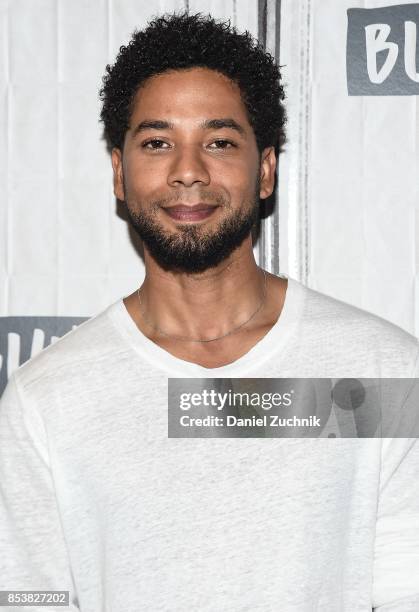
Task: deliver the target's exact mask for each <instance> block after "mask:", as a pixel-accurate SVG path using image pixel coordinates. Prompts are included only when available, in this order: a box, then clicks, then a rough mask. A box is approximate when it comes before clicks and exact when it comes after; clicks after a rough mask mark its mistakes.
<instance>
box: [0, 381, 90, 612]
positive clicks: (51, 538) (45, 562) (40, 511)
mask: <svg viewBox="0 0 419 612" xmlns="http://www.w3.org/2000/svg"><path fill="white" fill-rule="evenodd" d="M0 550H1V555H0V590H3V591H4V590H13V591H16V590H26V591H28V590H30V591H46V590H49V591H51V590H54V591H69V592H70V605H69V606H68V607H66V608H65V609H66V610H69V611H70V612H73V611H75V610H79V606H78V603H77V596H76V593H75V588H74V582H73V579H72V573H71V568H70V564H69V558H68V551H67V548H66V544H65V540H64V536H63V530H62V526H61V522H60V516H59V511H58V507H57V501H56V496H55V491H54V482H53V478H52V475H51V469H50V461H49V455H48V444H47V436H46V432H45V428H44V426H43V422H42V419H41V417H40V415H39V413H38V412H37V411H36V409H35V408H34V407H32V406H30V405H29V403H28V402H27V401H25V400H24V399H23V397H22V392H21V390H20V389H19V383H18V380H17V378H16V373H15V374H14V375H12V377H11V379H10V380H9V383H8V385H7V387H6V389H5V391H4V394H3V396H2V398H1V401H0ZM2 609H4V608H2ZM5 609H7V610H14V609H15V608H14V607H7V608H5ZM26 609H27V610H34V608H33V607H26V606H24V607H16V610H26ZM45 609H48V608H45ZM60 609H61V608H60ZM63 609H64V608H63Z"/></svg>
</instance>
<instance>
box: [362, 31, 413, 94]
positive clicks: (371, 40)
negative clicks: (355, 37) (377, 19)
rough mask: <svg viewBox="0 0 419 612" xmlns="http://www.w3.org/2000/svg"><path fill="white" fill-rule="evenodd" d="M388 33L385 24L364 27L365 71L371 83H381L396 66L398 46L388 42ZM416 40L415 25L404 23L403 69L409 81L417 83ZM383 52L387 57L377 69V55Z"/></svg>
mask: <svg viewBox="0 0 419 612" xmlns="http://www.w3.org/2000/svg"><path fill="white" fill-rule="evenodd" d="M390 32H391V27H390V26H389V25H388V24H387V23H372V24H370V25H367V26H365V45H366V52H367V70H368V77H369V79H370V81H371V83H376V84H380V83H383V82H384V81H385V80H386V79H387V78H388V76H389V75H390V73H391V71H392V70H393V68H394V66H395V64H396V61H397V58H398V55H399V45H398V44H397V43H396V42H391V41H389V40H388V37H389V35H390ZM416 38H417V26H416V23H415V22H414V21H405V23H404V69H405V71H406V74H407V76H408V77H409V79H411V80H412V81H414V82H415V83H419V73H418V72H417V71H416ZM383 51H384V52H387V56H386V58H385V60H384V63H383V64H382V66H381V68H378V65H377V58H378V54H379V53H381V52H383Z"/></svg>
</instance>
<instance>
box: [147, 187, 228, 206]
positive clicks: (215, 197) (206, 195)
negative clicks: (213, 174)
mask: <svg viewBox="0 0 419 612" xmlns="http://www.w3.org/2000/svg"><path fill="white" fill-rule="evenodd" d="M191 200H193V201H194V202H208V203H210V204H217V206H223V207H225V208H230V199H229V198H228V197H226V196H224V195H222V194H220V193H216V192H215V191H205V192H196V193H195V194H194V195H193V196H191V195H190V194H187V193H185V192H178V193H176V194H173V195H171V196H168V197H162V198H158V199H156V200H152V201H151V202H150V206H151V210H158V209H159V208H161V207H166V206H170V205H171V204H174V205H175V204H176V203H177V202H183V203H184V204H187V203H188V202H190V201H191Z"/></svg>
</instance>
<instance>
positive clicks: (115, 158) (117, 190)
mask: <svg viewBox="0 0 419 612" xmlns="http://www.w3.org/2000/svg"><path fill="white" fill-rule="evenodd" d="M111 157H112V168H113V192H114V194H115V196H116V197H117V198H118V200H121V202H124V201H125V193H124V178H123V171H122V170H123V169H122V153H121V150H120V149H117V148H116V147H115V148H113V149H112V153H111Z"/></svg>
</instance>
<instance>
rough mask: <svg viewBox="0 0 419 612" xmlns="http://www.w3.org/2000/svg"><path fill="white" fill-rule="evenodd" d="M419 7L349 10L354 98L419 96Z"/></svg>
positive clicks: (350, 85)
mask: <svg viewBox="0 0 419 612" xmlns="http://www.w3.org/2000/svg"><path fill="white" fill-rule="evenodd" d="M418 25H419V4H398V5H395V6H386V7H383V8H375V9H357V8H353V9H348V34H347V44H346V70H347V79H348V93H349V95H350V96H405V95H418V94H419V72H418V69H419V48H418V44H417V31H418Z"/></svg>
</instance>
